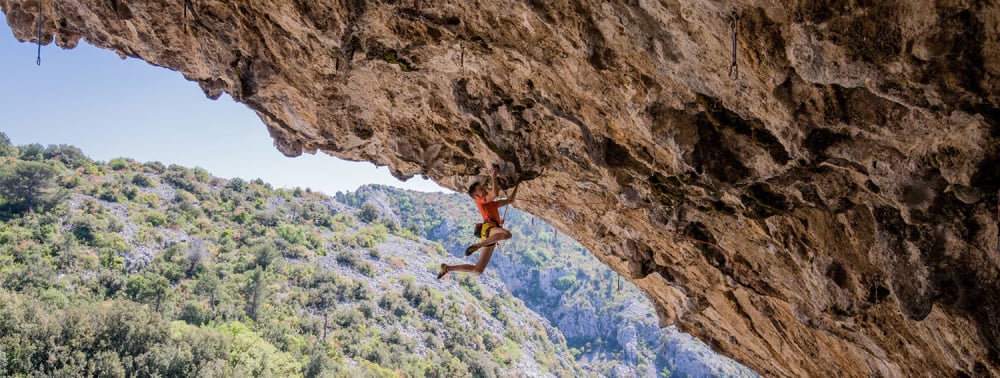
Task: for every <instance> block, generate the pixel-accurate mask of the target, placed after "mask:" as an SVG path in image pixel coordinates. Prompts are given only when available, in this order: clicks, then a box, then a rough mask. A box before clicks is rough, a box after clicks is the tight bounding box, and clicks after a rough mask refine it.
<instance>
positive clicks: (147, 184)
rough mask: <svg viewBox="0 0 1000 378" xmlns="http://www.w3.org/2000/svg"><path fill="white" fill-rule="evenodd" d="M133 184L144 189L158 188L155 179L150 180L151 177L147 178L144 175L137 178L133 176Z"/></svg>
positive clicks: (137, 175)
mask: <svg viewBox="0 0 1000 378" xmlns="http://www.w3.org/2000/svg"><path fill="white" fill-rule="evenodd" d="M132 183H133V184H135V185H138V186H140V187H143V188H151V187H154V186H156V182H154V181H153V179H151V178H149V176H146V175H144V174H142V173H137V174H136V175H135V176H132Z"/></svg>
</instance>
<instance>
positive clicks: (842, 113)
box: [0, 0, 1000, 376]
mask: <svg viewBox="0 0 1000 378" xmlns="http://www.w3.org/2000/svg"><path fill="white" fill-rule="evenodd" d="M0 6H2V8H3V11H4V12H5V13H6V16H7V22H8V23H9V24H10V25H11V27H12V29H13V30H14V33H15V35H16V37H17V38H18V39H20V40H22V41H35V40H37V37H36V35H37V28H38V15H39V14H41V16H42V20H41V21H42V24H41V30H42V37H41V42H42V43H45V44H49V43H52V42H53V41H54V42H55V43H56V44H58V45H60V46H63V47H73V46H75V45H76V44H77V43H78V42H79V40H80V39H81V38H84V39H86V40H87V41H88V42H89V43H91V44H93V45H96V46H99V47H103V48H109V49H113V50H116V51H118V52H119V54H121V55H122V56H132V57H137V58H140V59H144V60H146V61H148V62H150V63H152V64H156V65H160V66H164V67H168V68H170V69H174V70H177V71H180V72H181V73H182V74H183V75H184V77H186V78H188V79H190V80H196V81H198V82H199V83H200V84H201V86H202V88H203V89H204V91H205V93H206V94H207V95H208V96H209V97H213V98H214V97H217V96H220V95H221V94H222V93H224V92H225V93H229V94H231V95H232V96H233V97H234V98H235V99H236V100H238V101H241V102H244V103H246V104H247V105H248V106H250V107H251V108H253V109H254V110H256V111H257V113H258V114H259V115H260V117H261V119H263V121H264V123H265V124H267V125H268V129H269V131H270V133H271V135H272V136H273V137H274V140H275V146H276V147H277V148H278V149H279V150H280V151H282V152H283V153H285V154H286V155H289V156H296V155H299V154H301V153H303V152H307V153H314V152H316V151H323V152H327V153H330V154H333V155H336V156H338V157H341V158H345V159H351V160H368V161H373V162H376V163H378V164H386V165H388V166H389V167H390V168H391V171H392V172H393V173H394V174H395V175H396V176H398V177H400V178H408V177H411V176H413V175H416V174H423V175H426V176H428V177H430V178H432V179H434V180H435V181H437V182H439V183H441V184H442V185H445V186H447V187H450V188H453V189H456V190H463V189H464V187H466V186H467V185H468V184H469V182H470V181H469V176H472V175H476V174H482V173H484V172H485V171H484V167H487V166H488V165H489V164H491V163H493V162H498V161H504V162H507V164H506V166H505V174H504V180H503V181H504V183H505V185H508V186H509V185H511V184H512V183H513V182H514V181H515V180H517V179H520V180H522V182H521V187H520V190H521V192H520V193H521V195H520V197H521V198H522V199H524V201H522V202H521V205H520V206H519V207H520V208H522V209H524V210H527V211H529V212H531V213H533V214H536V215H538V216H540V217H542V218H545V219H546V220H547V221H549V222H550V223H552V224H554V225H556V227H558V228H559V229H560V231H563V232H565V233H566V234H568V235H571V236H573V237H575V238H576V239H577V240H579V241H581V242H582V243H583V244H584V245H585V246H587V247H588V248H590V249H591V250H592V251H593V252H594V253H595V254H596V255H597V256H598V257H599V258H600V259H601V260H602V261H604V262H605V263H606V264H608V265H609V266H611V267H612V268H614V269H615V270H617V271H619V272H622V273H624V274H625V275H626V276H628V277H630V279H631V280H632V281H633V282H635V283H636V285H637V286H639V287H640V288H642V289H643V290H644V291H645V292H646V293H647V294H648V295H649V297H650V298H651V299H652V300H653V302H654V304H655V306H656V307H657V309H658V312H659V314H660V317H661V323H662V324H664V325H665V324H672V323H676V324H677V325H678V327H679V328H680V329H681V330H683V331H686V332H689V333H692V334H693V335H695V336H697V337H699V338H701V339H702V340H704V341H706V342H708V343H709V344H710V345H712V346H713V347H714V348H716V349H717V350H719V351H721V352H723V353H725V354H727V355H730V356H732V357H734V358H735V359H737V360H739V361H741V362H743V363H745V364H747V365H750V366H752V367H753V368H755V369H756V370H758V371H759V372H761V373H762V374H764V375H767V376H836V375H848V376H865V375H884V376H917V375H919V376H923V375H931V376H954V375H962V374H967V375H975V376H983V375H1000V368H998V366H1000V351H998V348H1000V317H998V315H996V314H997V310H998V309H1000V306H998V302H1000V297H998V296H997V291H998V284H997V282H998V281H997V280H998V277H997V273H998V269H1000V268H998V267H1000V253H998V245H997V244H998V241H997V238H998V225H997V222H998V219H997V217H998V214H997V209H996V206H997V202H998V200H997V189H998V184H1000V183H998V180H1000V164H998V163H1000V162H998V156H1000V154H998V148H1000V147H998V145H1000V124H998V123H1000V110H998V107H1000V98H998V85H1000V76H998V75H1000V59H998V50H1000V43H997V42H998V32H1000V11H998V10H997V5H996V3H995V2H990V1H971V0H970V1H961V0H952V1H949V0H939V1H929V0H927V1H916V0H914V1H900V0H895V1H893V0H889V1H878V2H869V1H860V0H838V1H832V0H831V1H805V0H785V1H780V0H757V1H749V2H736V1H729V0H724V1H699V0H692V1H674V0H665V1H644V0H640V1H622V2H603V1H583V0H578V1H534V0H526V1H465V0H462V1H445V0H441V1H418V0H396V1H389V0H386V1H361V0H344V1H334V0H313V1H276V0H248V1H233V2H229V1H213V0H167V1H164V0H160V1H157V0H151V1H127V0H111V1H87V0H60V1H50V0H42V1H41V2H39V1H38V0H34V1H31V0H24V1H21V0H0ZM39 7H41V11H39ZM732 14H736V15H738V16H739V19H738V21H737V22H735V23H733V24H731V23H730V22H729V18H730V17H731V15H732ZM730 25H735V30H736V31H737V33H736V35H737V38H736V40H737V41H738V47H737V56H738V63H739V78H738V79H737V80H730V79H729V78H728V77H727V69H728V67H729V65H730V61H731V59H732V34H731V26H730ZM151 89H152V88H151ZM164 105H165V106H169V104H164ZM556 202H558V203H556ZM709 243H710V244H709Z"/></svg>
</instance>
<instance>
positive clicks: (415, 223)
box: [0, 133, 745, 377]
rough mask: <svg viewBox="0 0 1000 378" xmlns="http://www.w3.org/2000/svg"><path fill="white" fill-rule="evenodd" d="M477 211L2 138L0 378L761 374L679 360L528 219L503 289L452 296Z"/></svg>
mask: <svg viewBox="0 0 1000 378" xmlns="http://www.w3.org/2000/svg"><path fill="white" fill-rule="evenodd" d="M472 211H474V210H473V209H472V207H471V204H470V202H469V201H468V199H467V198H465V197H463V196H461V195H446V194H425V193H415V192H407V191H401V190H397V189H392V188H387V187H364V188H361V189H359V190H358V191H357V192H354V193H340V194H339V195H338V196H337V199H334V198H331V197H329V196H326V195H324V194H321V193H313V192H311V191H310V190H308V189H305V190H303V189H294V190H286V189H275V188H273V187H271V186H270V185H268V184H267V183H264V182H262V181H260V180H250V181H248V180H243V179H238V178H237V179H231V180H226V179H220V178H216V177H213V176H211V175H210V174H209V173H208V172H207V171H205V170H204V169H201V168H185V167H179V166H175V165H171V166H165V165H163V164H161V163H157V162H148V163H139V162H136V161H132V160H130V159H127V158H119V159H113V160H111V161H110V162H106V163H105V162H97V161H92V160H91V159H89V158H88V157H87V156H86V155H85V154H84V153H83V152H81V151H80V150H79V149H77V148H75V147H72V146H65V145H60V146H55V145H51V146H48V147H43V146H41V145H24V146H13V145H11V143H10V141H9V140H8V139H7V138H6V136H4V135H3V134H2V133H0V286H2V288H0V376H95V375H102V376H201V377H230V376H307V377H317V376H386V377H396V376H408V377H409V376H414V377H419V376H426V377H453V376H482V377H492V376H510V375H528V376H609V375H632V374H639V375H668V374H671V373H673V374H675V375H686V374H691V375H702V374H730V373H732V374H737V373H740V372H743V373H745V371H743V370H738V368H737V367H735V366H734V365H731V364H730V363H727V362H725V361H723V362H719V361H720V360H718V358H717V357H715V356H714V355H712V354H711V353H710V352H708V351H707V350H705V349H704V348H703V347H701V348H702V349H696V350H697V352H678V351H684V350H687V349H685V348H676V347H674V346H675V345H677V344H688V343H690V344H692V345H695V344H696V343H694V342H693V341H691V340H690V339H683V338H681V339H677V338H673V335H672V334H671V333H668V332H663V331H661V330H659V329H656V328H655V319H653V317H652V314H651V312H650V311H649V307H648V305H645V302H644V301H645V300H644V298H642V297H641V294H640V293H638V291H635V289H634V288H631V287H629V286H628V285H623V288H622V289H618V288H617V286H615V284H614V279H613V278H614V277H613V276H612V275H611V273H610V271H607V270H606V269H604V270H602V269H601V268H603V266H600V265H599V264H596V261H593V258H592V256H589V254H588V253H587V252H586V251H585V250H583V249H582V248H580V247H579V245H577V244H575V243H573V242H572V241H571V240H568V239H566V238H565V237H562V236H559V235H558V234H555V233H553V232H552V230H551V229H550V228H547V227H545V226H544V225H542V224H541V222H537V221H532V220H531V219H530V217H528V216H527V215H525V214H523V213H519V212H516V211H511V213H510V216H509V219H510V220H511V224H510V227H511V228H512V230H513V231H514V232H515V234H516V235H517V237H516V238H515V239H514V240H512V241H511V242H509V243H506V244H505V245H504V247H503V250H502V251H501V253H498V257H497V258H496V259H495V260H494V262H493V264H491V266H490V268H489V272H490V273H488V274H485V275H483V276H481V277H479V276H469V275H453V276H450V277H449V278H447V279H445V280H440V281H438V280H435V279H434V275H435V273H436V270H437V264H438V263H439V262H441V261H446V260H447V261H452V262H454V261H455V259H457V257H455V255H454V254H449V253H448V251H458V250H459V249H458V248H460V247H462V246H464V245H465V244H467V243H468V242H469V241H470V240H471V238H470V237H468V236H467V235H468V234H469V232H468V230H467V227H466V225H467V224H471V222H468V223H465V222H466V220H468V219H472V218H470V217H471V216H473V215H474V213H472ZM532 224H534V227H531V225H532ZM462 248H464V247H462ZM586 258H590V260H586ZM588 261H589V262H588ZM505 282H506V284H505ZM514 282H520V284H519V285H515V284H513V283H514ZM519 298H520V299H519ZM643 305H645V307H643ZM528 307H530V308H531V309H534V310H536V311H539V312H541V313H543V314H545V317H542V316H540V315H538V314H537V313H536V312H534V311H532V310H531V309H529V308H528ZM550 324H551V325H550ZM553 325H555V326H553Z"/></svg>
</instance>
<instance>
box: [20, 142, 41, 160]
mask: <svg viewBox="0 0 1000 378" xmlns="http://www.w3.org/2000/svg"><path fill="white" fill-rule="evenodd" d="M20 150H21V156H20V159H21V160H30V161H42V160H45V147H42V145H40V144H38V143H32V144H29V145H27V146H21V148H20Z"/></svg>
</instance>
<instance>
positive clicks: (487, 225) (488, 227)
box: [479, 222, 499, 247]
mask: <svg viewBox="0 0 1000 378" xmlns="http://www.w3.org/2000/svg"><path fill="white" fill-rule="evenodd" d="M493 227H499V226H497V225H496V223H493V222H483V227H482V228H480V230H479V241H483V240H486V238H489V237H490V231H492V230H493ZM496 244H497V243H492V244H490V245H486V246H484V247H489V246H493V245H496Z"/></svg>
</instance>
